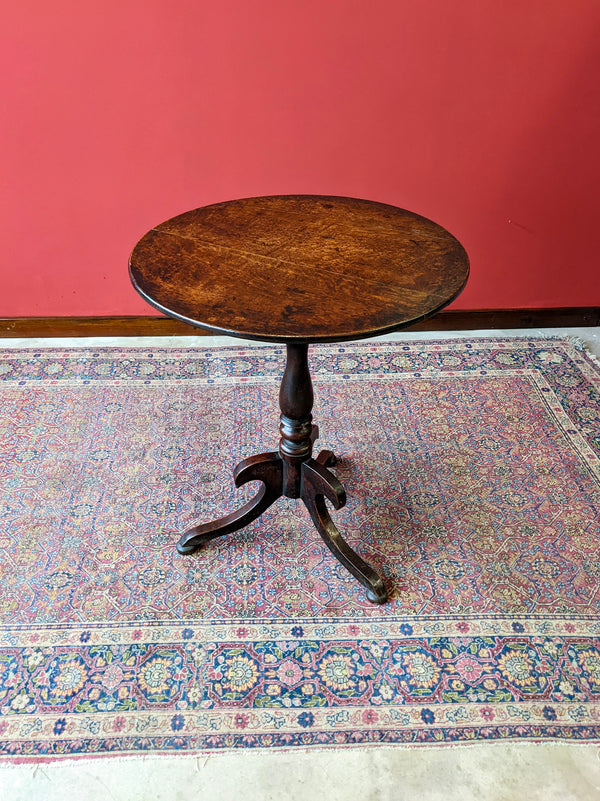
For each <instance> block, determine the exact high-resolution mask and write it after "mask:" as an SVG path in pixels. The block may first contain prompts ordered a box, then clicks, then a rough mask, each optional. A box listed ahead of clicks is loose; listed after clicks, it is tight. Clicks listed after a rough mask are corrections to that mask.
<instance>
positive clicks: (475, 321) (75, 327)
mask: <svg viewBox="0 0 600 801" xmlns="http://www.w3.org/2000/svg"><path fill="white" fill-rule="evenodd" d="M597 325H600V306H568V307H562V308H550V309H547V308H546V309H473V310H463V309H457V310H453V309H450V310H447V311H442V312H440V313H439V314H436V316H435V317H431V318H430V319H429V320H425V321H424V322H421V323H417V324H416V325H413V326H411V327H410V329H409V330H411V331H469V330H477V329H497V328H572V327H590V326H597ZM210 333H211V332H210V331H204V330H202V329H201V328H194V327H193V326H191V325H186V324H185V323H181V322H179V321H178V320H173V319H171V318H170V317H157V316H137V317H133V316H132V317H5V318H0V337H92V336H93V337H128V336H131V337H135V336H190V335H195V336H208V335H210Z"/></svg>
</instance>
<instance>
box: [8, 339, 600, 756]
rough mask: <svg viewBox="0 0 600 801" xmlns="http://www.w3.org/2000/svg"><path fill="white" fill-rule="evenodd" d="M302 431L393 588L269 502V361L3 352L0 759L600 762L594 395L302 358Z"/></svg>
mask: <svg viewBox="0 0 600 801" xmlns="http://www.w3.org/2000/svg"><path fill="white" fill-rule="evenodd" d="M310 361H311V368H312V371H313V378H314V385H315V409H314V417H315V421H316V422H318V424H319V426H320V429H321V435H322V439H321V440H320V441H319V443H318V444H319V445H320V446H321V447H322V448H330V449H332V450H333V451H334V452H335V453H336V454H337V455H338V456H339V458H340V462H339V465H338V467H337V468H335V471H336V472H337V474H338V476H339V478H340V479H341V481H342V482H343V483H344V485H345V487H346V490H347V493H348V503H347V505H346V506H345V507H344V508H343V509H341V510H340V511H339V512H335V513H334V514H333V517H334V519H335V521H336V523H337V524H338V526H339V528H340V530H341V531H342V533H343V535H344V536H345V537H346V539H347V541H348V542H349V544H350V545H351V546H352V547H353V548H355V549H356V550H357V551H358V552H359V553H360V554H361V555H363V557H364V558H365V559H367V561H369V562H370V563H371V564H372V565H373V566H374V567H375V569H376V570H378V571H379V572H380V573H381V574H382V575H383V576H384V578H385V581H386V584H387V586H388V588H389V591H390V598H391V599H390V602H389V603H388V604H386V605H384V606H374V605H372V604H370V603H369V602H368V601H367V600H366V598H365V593H364V589H363V588H362V587H361V586H360V585H359V584H358V582H357V581H356V580H355V579H354V578H352V576H350V574H349V573H347V571H346V570H345V569H344V568H343V567H342V566H341V565H340V564H339V563H338V562H337V561H336V560H335V559H334V558H333V557H332V555H331V554H330V553H329V551H328V550H327V549H326V547H325V545H324V544H323V543H322V541H321V539H320V537H319V536H318V534H317V532H316V531H315V530H314V529H313V526H312V523H311V521H310V519H309V517H308V514H307V512H306V511H305V509H304V507H303V505H301V504H299V503H298V502H296V501H294V500H289V499H283V500H280V501H278V502H277V503H276V504H275V505H273V506H272V507H270V509H269V510H268V511H267V512H265V514H264V515H263V516H262V518H260V519H259V520H258V521H256V522H255V523H253V524H251V525H250V526H249V527H248V528H246V529H244V530H242V531H239V532H237V533H235V534H231V535H229V536H227V537H223V538H220V539H218V540H214V541H213V542H211V543H209V544H207V545H205V546H204V547H203V548H202V549H200V550H199V551H198V552H197V553H195V554H193V555H191V556H180V555H179V554H178V553H177V552H176V550H175V547H174V546H175V543H176V541H177V539H178V537H179V534H180V533H181V531H183V530H184V529H185V528H187V527H189V526H190V525H191V524H193V523H196V522H200V521H206V520H210V519H212V518H213V517H216V516H219V515H220V514H223V513H225V512H228V511H231V510H233V509H234V508H237V507H239V505H240V503H241V502H243V501H244V500H245V499H247V498H249V497H250V496H251V495H252V494H253V489H254V488H253V487H252V486H250V487H249V488H244V489H243V490H236V489H235V487H234V485H233V481H232V469H233V467H234V465H235V464H236V463H237V462H238V461H239V460H240V459H241V458H243V457H246V456H250V455H252V454H254V453H258V452H261V451H267V450H273V449H274V447H276V444H277V433H276V432H277V423H278V405H277V394H278V386H279V380H280V376H281V373H282V370H283V366H284V351H283V349H282V348H277V347H253V348H248V347H241V346H236V345H235V344H234V345H233V346H232V347H227V348H204V349H202V348H199V349H183V350H181V349H175V348H165V349H145V348H143V347H139V348H128V349H116V348H96V349H74V350H51V349H45V350H40V351H37V352H36V351H33V350H29V349H23V350H3V351H0V393H1V404H0V439H1V445H0V448H1V450H0V569H1V581H0V753H2V754H3V755H4V756H5V757H8V758H13V759H14V758H18V759H22V758H23V757H28V756H30V757H34V758H45V757H48V756H59V755H70V756H78V755H88V756H89V755H90V754H105V753H119V754H123V753H129V754H134V753H141V752H175V751H179V752H198V751H207V750H211V749H230V748H242V747H247V748H264V749H267V748H275V747H286V748H293V747H302V748H309V747H313V746H315V747H318V746H340V747H343V746H347V745H352V744H375V743H387V744H391V743H401V744H432V743H433V744H436V743H437V744H447V743H457V742H463V741H476V740H509V739H513V740H569V741H588V742H590V741H597V740H598V739H600V738H599V734H600V616H599V610H600V563H599V559H598V557H599V542H600V460H599V454H600V403H599V389H600V367H599V366H598V364H597V362H596V361H595V360H594V359H593V358H592V357H590V356H589V355H588V354H586V352H585V351H584V350H583V349H582V348H581V346H578V345H577V343H573V342H570V341H567V340H560V339H535V338H527V339H472V340H470V341H469V340H447V341H421V342H416V341H415V342H407V343H406V344H404V343H389V342H387V343H382V342H377V343H362V344H351V345H344V346H338V345H329V346H315V347H312V348H311V351H310Z"/></svg>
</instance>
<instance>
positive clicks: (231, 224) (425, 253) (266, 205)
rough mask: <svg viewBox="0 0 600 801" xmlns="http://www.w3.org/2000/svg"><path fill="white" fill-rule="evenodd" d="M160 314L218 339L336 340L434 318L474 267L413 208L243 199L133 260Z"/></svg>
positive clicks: (208, 209)
mask: <svg viewBox="0 0 600 801" xmlns="http://www.w3.org/2000/svg"><path fill="white" fill-rule="evenodd" d="M129 270H130V275H131V280H132V282H133V285H134V287H135V288H136V289H137V291H138V292H139V293H140V294H141V295H142V297H143V298H145V300H147V301H148V303H150V304H151V305H152V306H154V307H155V308H156V309H159V310H160V311H161V312H163V313H164V314H166V315H168V316H169V317H175V318H176V319H178V320H182V321H184V322H186V323H189V324H191V325H194V326H198V327H200V328H206V329H209V330H211V331H214V332H216V333H220V334H228V335H230V336H237V337H244V338H246V339H259V340H266V341H271V342H341V341H345V340H353V339H361V338H364V337H369V336H375V335H377V334H384V333H386V332H389V331H393V330H395V329H398V328H404V327H406V326H408V325H411V324H412V323H416V322H418V321H419V320H423V319H425V318H426V317H430V316H431V315H433V314H435V312H437V311H439V310H440V309H441V308H443V307H444V306H446V305H447V304H448V303H450V302H451V301H452V300H454V298H455V297H456V296H457V295H458V294H459V293H460V291H461V290H462V289H463V287H464V285H465V283H466V281H467V277H468V275H469V259H468V256H467V254H466V252H465V250H464V248H463V247H462V245H461V244H460V243H459V242H458V240H457V239H455V238H454V237H453V236H452V234H450V233H448V231H446V230H445V229H444V228H442V227H441V226H440V225H437V224H436V223H434V222H432V221H431V220H428V219H426V218H425V217H421V216H419V215H418V214H413V213H412V212H410V211H405V210H403V209H399V208H396V207H395V206H388V205H385V204H383V203H375V202H373V201H370V200H359V199H355V198H345V197H326V196H321V195H279V196H273V197H257V198H245V199H242V200H233V201H229V202H227V203H217V204H215V205H212V206H205V207H204V208H200V209H196V210H194V211H188V212H186V213H185V214H181V215H179V216H178V217H174V218H173V219H171V220H167V222H164V223H162V224H161V225H158V226H156V228H153V229H152V230H151V231H149V232H148V233H147V234H146V235H145V236H144V237H142V239H141V240H140V241H139V242H138V243H137V245H136V246H135V248H134V250H133V252H132V254H131V258H130V261H129Z"/></svg>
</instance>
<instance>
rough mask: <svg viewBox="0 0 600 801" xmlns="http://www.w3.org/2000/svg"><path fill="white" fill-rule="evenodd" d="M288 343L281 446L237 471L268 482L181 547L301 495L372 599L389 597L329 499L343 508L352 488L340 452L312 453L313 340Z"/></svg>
mask: <svg viewBox="0 0 600 801" xmlns="http://www.w3.org/2000/svg"><path fill="white" fill-rule="evenodd" d="M286 347H287V361H286V365H285V371H284V373H283V378H282V379H281V387H280V390H279V405H280V408H281V422H280V425H279V431H280V434H281V439H280V442H279V450H278V451H274V452H271V453H261V454H259V455H258V456H251V457H250V458H248V459H244V460H243V461H241V462H240V463H239V464H238V465H237V467H236V468H235V470H234V471H233V478H234V481H235V485H236V486H237V487H241V486H242V485H243V484H246V483H247V482H248V481H261V482H262V487H261V488H260V490H259V492H258V493H257V495H256V496H255V497H254V498H252V500H250V501H248V503H246V504H244V506H242V507H241V508H240V509H238V510H237V511H236V512H232V513H231V514H229V515H226V516H225V517H221V518H219V519H218V520H214V521H213V522H212V523H201V524H200V525H198V526H195V527H194V528H192V529H190V530H189V531H186V532H185V534H183V536H182V537H181V539H180V540H179V542H178V543H177V550H178V551H179V553H180V554H184V555H185V554H190V553H193V552H194V551H195V550H196V549H197V548H199V547H200V546H201V545H202V544H203V543H205V542H208V541H209V540H212V539H214V538H215V537H221V536H223V535H224V534H229V533H230V532H232V531H237V530H238V529H240V528H243V527H244V526H247V525H248V523H250V522H252V520H255V519H256V518H257V517H259V516H260V515H261V514H262V513H263V512H264V511H265V510H266V509H267V508H268V507H269V506H270V505H271V504H272V503H273V502H274V501H276V500H277V499H278V498H281V497H282V496H284V497H286V498H299V499H300V500H302V501H304V503H305V505H306V507H307V509H308V511H309V513H310V516H311V518H312V521H313V523H314V524H315V527H316V529H317V531H318V532H319V534H320V535H321V537H322V538H323V540H324V542H325V544H326V545H327V547H328V548H329V550H330V551H331V552H332V553H333V555H334V556H335V557H336V559H338V560H339V561H340V562H341V563H342V564H343V565H344V567H346V568H347V569H348V570H349V571H350V573H352V575H353V576H355V577H356V578H357V579H358V581H359V582H360V583H361V584H362V585H363V586H364V587H366V588H367V598H368V599H369V601H372V602H373V603H377V604H382V603H385V601H387V591H386V589H385V585H384V583H383V581H382V579H381V577H380V576H379V575H378V574H377V573H376V572H375V570H373V568H372V567H371V566H370V565H368V564H367V563H366V562H365V561H364V560H363V559H361V557H360V556H359V555H358V554H357V553H355V551H353V550H352V548H350V546H349V545H348V544H347V543H346V542H345V540H344V539H343V538H342V536H341V534H340V532H339V531H338V530H337V528H336V526H335V524H334V522H333V520H332V519H331V517H330V516H329V512H328V511H327V507H326V505H325V498H327V500H329V501H330V502H331V504H332V505H333V507H334V509H341V507H342V506H344V504H345V503H346V492H345V490H344V488H343V486H342V485H341V483H340V482H339V481H338V479H337V478H336V477H335V476H334V474H333V473H332V472H331V471H330V470H328V469H327V468H328V467H331V466H333V465H334V464H335V456H334V454H333V453H332V452H331V451H321V453H320V454H319V455H318V456H317V457H316V459H313V458H312V449H313V444H314V442H315V440H316V439H317V438H318V436H319V429H318V427H317V426H316V425H313V423H312V414H311V411H312V407H313V390H312V381H311V377H310V371H309V369H308V345H306V344H288V345H287V346H286Z"/></svg>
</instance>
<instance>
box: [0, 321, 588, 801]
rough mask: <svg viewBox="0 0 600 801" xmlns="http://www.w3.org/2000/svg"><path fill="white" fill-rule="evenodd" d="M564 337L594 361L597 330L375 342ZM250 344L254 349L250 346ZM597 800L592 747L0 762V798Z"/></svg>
mask: <svg viewBox="0 0 600 801" xmlns="http://www.w3.org/2000/svg"><path fill="white" fill-rule="evenodd" d="M547 335H565V336H570V337H575V338H577V339H580V340H581V341H582V342H583V343H584V344H585V345H586V346H587V347H588V349H589V350H590V351H591V352H592V353H594V354H595V355H596V356H598V357H600V328H568V329H539V330H538V329H523V330H521V329H512V330H508V331H499V330H494V331H466V332H443V333H442V332H433V333H431V334H426V333H423V332H418V333H415V334H411V333H408V332H403V333H400V334H394V335H391V336H387V337H381V339H388V340H389V339H393V340H400V341H403V340H415V339H446V338H454V337H478V336H479V337H481V336H484V337H490V336H498V337H502V336H547ZM196 344H197V345H198V346H199V347H206V346H209V345H236V344H240V340H233V339H230V338H227V337H173V338H157V337H154V338H143V337H135V338H133V337H127V338H123V339H117V338H99V337H95V338H93V339H92V338H90V339H46V340H40V339H37V340H33V339H6V340H2V339H0V348H3V347H7V348H10V347H31V348H40V347H56V346H58V347H69V346H74V347H86V346H101V345H106V346H130V347H133V346H140V347H145V348H147V347H149V346H150V347H151V346H154V347H171V346H172V347H186V346H193V345H196ZM254 344H257V343H254ZM238 797H241V798H243V799H244V801H271V800H273V801H275V800H277V801H288V799H289V800H292V799H294V801H295V799H301V798H302V799H321V798H323V799H327V801H338V800H339V801H342V800H344V801H346V799H361V801H417V799H418V801H438V799H439V801H442V799H443V801H458V799H461V801H471V799H485V801H517V800H518V801H595V799H598V801H600V749H599V748H598V747H597V746H593V745H571V744H558V745H554V744H552V745H549V744H529V743H519V744H511V743H485V744H479V745H460V746H457V747H455V748H452V747H441V748H429V747H422V748H416V749H404V748H399V747H387V746H386V747H373V748H369V749H364V748H357V749H345V750H322V751H310V752H298V751H294V752H272V751H271V752H249V751H242V752H234V753H228V754H213V755H210V756H200V757H190V756H180V757H138V758H133V759H120V758H118V757H107V758H98V759H95V760H83V761H81V760H80V761H65V762H59V761H51V762H47V763H43V764H39V765H37V766H35V765H34V766H30V765H27V764H23V765H7V764H4V765H2V764H1V763H0V801H4V799H7V800H8V799H11V801H26V800H27V801H38V799H39V801H59V799H60V801H64V799H75V800H76V801H88V799H93V800H94V801H95V799H103V801H104V800H105V801H138V799H139V801H159V800H160V801H162V800H163V799H165V800H166V799H169V801H192V799H193V800H194V801H198V800H199V799H210V801H226V800H228V799H234V798H238Z"/></svg>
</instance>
